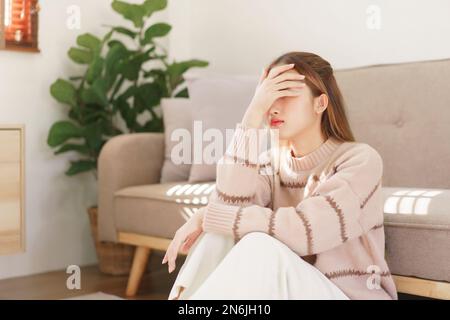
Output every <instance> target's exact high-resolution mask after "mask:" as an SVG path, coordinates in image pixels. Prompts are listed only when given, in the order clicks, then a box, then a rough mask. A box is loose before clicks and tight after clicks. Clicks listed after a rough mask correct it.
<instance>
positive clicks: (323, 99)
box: [314, 93, 328, 113]
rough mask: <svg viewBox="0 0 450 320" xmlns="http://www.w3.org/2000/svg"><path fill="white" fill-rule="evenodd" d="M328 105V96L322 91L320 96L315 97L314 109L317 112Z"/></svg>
mask: <svg viewBox="0 0 450 320" xmlns="http://www.w3.org/2000/svg"><path fill="white" fill-rule="evenodd" d="M327 107H328V96H327V95H326V94H325V93H322V94H321V95H320V96H318V97H317V98H316V106H315V108H314V109H315V111H316V112H317V113H322V112H324V111H325V109H326V108H327Z"/></svg>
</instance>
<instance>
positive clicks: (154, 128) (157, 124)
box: [138, 118, 164, 132]
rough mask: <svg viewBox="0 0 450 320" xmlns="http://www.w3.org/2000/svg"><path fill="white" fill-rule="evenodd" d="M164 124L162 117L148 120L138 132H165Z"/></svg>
mask: <svg viewBox="0 0 450 320" xmlns="http://www.w3.org/2000/svg"><path fill="white" fill-rule="evenodd" d="M163 131H164V124H163V121H162V119H161V118H155V119H150V120H148V121H147V122H146V123H145V124H144V125H143V126H142V128H140V130H138V132H163Z"/></svg>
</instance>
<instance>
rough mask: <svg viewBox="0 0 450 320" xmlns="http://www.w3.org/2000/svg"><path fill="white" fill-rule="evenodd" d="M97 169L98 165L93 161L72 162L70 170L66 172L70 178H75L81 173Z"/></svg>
mask: <svg viewBox="0 0 450 320" xmlns="http://www.w3.org/2000/svg"><path fill="white" fill-rule="evenodd" d="M96 168H97V163H96V162H95V161H93V160H78V161H71V162H70V168H69V170H67V171H66V174H67V175H68V176H73V175H76V174H78V173H81V172H86V171H90V170H92V169H96Z"/></svg>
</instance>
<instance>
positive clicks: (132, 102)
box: [47, 0, 208, 274]
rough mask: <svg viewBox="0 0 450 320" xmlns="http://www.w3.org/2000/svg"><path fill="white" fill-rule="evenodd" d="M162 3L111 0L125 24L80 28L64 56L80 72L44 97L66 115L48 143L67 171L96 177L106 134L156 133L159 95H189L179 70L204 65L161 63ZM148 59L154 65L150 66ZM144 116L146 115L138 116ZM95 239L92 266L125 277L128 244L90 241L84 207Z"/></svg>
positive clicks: (164, 0) (166, 31)
mask: <svg viewBox="0 0 450 320" xmlns="http://www.w3.org/2000/svg"><path fill="white" fill-rule="evenodd" d="M166 7H167V0H145V1H143V2H142V3H140V4H134V3H133V4H131V3H127V2H124V1H118V0H114V1H112V9H113V10H114V11H116V12H117V13H118V14H120V15H121V16H122V17H123V18H124V19H125V20H127V21H128V23H129V24H131V26H107V28H108V31H107V32H106V33H105V34H104V35H103V36H102V37H97V36H95V35H93V34H90V33H85V34H82V35H80V36H78V37H77V40H76V43H77V46H75V47H72V48H70V49H69V51H68V56H69V58H70V59H71V60H72V61H73V62H75V63H77V64H81V65H83V66H84V67H85V68H84V73H83V74H81V75H76V76H71V77H69V78H68V80H65V79H57V80H56V81H55V82H54V83H53V84H52V85H51V87H50V93H51V95H52V96H53V97H54V98H55V99H56V100H57V101H58V102H60V103H62V104H65V105H66V106H67V107H68V108H67V115H68V119H66V120H60V121H57V122H56V123H54V124H53V125H52V126H51V128H50V130H49V133H48V138H47V143H48V145H49V146H50V147H51V148H55V151H54V153H55V154H61V153H65V152H76V153H77V154H78V155H79V159H78V160H76V161H71V162H70V166H69V168H68V170H67V171H66V175H68V176H73V175H76V174H80V173H84V172H92V173H93V174H94V176H95V178H96V179H97V159H98V156H99V154H100V151H101V149H102V147H103V145H104V144H105V143H106V142H107V141H108V140H109V139H111V138H112V137H114V136H116V135H119V134H123V133H133V132H163V131H164V127H163V121H162V117H161V116H159V115H158V114H157V112H155V108H156V107H158V106H159V105H160V101H161V99H162V98H164V97H188V92H187V89H186V88H185V89H180V85H181V84H182V83H183V82H184V78H183V74H184V73H185V72H186V71H187V70H189V69H190V68H192V67H206V66H207V65H208V63H207V62H206V61H202V60H188V61H175V60H174V61H172V62H169V61H168V57H167V52H166V50H165V49H164V47H162V46H161V45H160V44H158V42H157V41H158V38H161V37H164V36H167V35H168V34H169V32H170V30H171V26H170V25H169V24H167V23H154V24H151V25H150V23H149V19H150V17H151V16H152V14H153V13H154V12H156V11H160V10H163V9H165V8H166ZM122 40H125V41H122ZM149 63H152V64H153V65H155V64H156V65H157V66H156V67H155V66H152V67H149ZM144 114H147V118H148V120H144V121H142V120H141V121H140V120H139V119H142V117H141V118H140V116H142V115H144ZM88 213H89V216H90V221H91V226H92V232H93V236H94V239H95V241H96V250H97V256H98V258H99V267H100V270H102V271H103V272H105V273H109V274H126V273H128V272H129V270H130V266H131V262H132V254H133V249H134V248H133V247H131V246H126V245H123V244H116V243H104V242H99V241H98V239H97V229H96V226H97V209H96V207H91V208H88Z"/></svg>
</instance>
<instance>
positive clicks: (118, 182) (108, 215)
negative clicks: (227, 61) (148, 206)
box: [98, 132, 164, 242]
mask: <svg viewBox="0 0 450 320" xmlns="http://www.w3.org/2000/svg"><path fill="white" fill-rule="evenodd" d="M163 162H164V134H163V133H159V132H158V133H154V132H152V133H130V134H123V135H119V136H116V137H113V138H112V139H110V140H109V141H108V142H106V143H105V145H104V146H103V148H102V150H101V152H100V156H99V159H98V237H99V240H100V241H113V242H117V234H116V233H117V232H116V225H115V216H114V207H113V200H114V193H115V192H116V191H117V190H120V189H122V188H125V187H129V186H135V185H143V184H153V183H159V181H160V176H161V168H162V165H163Z"/></svg>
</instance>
